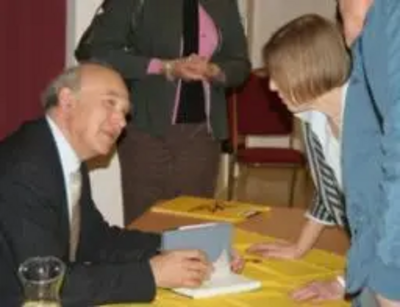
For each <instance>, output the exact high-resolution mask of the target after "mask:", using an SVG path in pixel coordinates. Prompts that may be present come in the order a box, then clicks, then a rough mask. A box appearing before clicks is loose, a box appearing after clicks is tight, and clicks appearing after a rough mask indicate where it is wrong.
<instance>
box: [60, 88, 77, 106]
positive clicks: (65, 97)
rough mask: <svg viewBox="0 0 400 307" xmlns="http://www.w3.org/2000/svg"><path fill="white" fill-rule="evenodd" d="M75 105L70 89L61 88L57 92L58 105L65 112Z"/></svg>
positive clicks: (73, 94) (74, 96)
mask: <svg viewBox="0 0 400 307" xmlns="http://www.w3.org/2000/svg"><path fill="white" fill-rule="evenodd" d="M75 103H76V95H75V93H74V92H73V91H72V90H71V89H69V88H67V87H63V88H62V89H61V90H60V91H59V92H58V104H59V106H60V108H61V109H63V110H65V111H67V110H70V109H71V108H73V107H74V105H75Z"/></svg>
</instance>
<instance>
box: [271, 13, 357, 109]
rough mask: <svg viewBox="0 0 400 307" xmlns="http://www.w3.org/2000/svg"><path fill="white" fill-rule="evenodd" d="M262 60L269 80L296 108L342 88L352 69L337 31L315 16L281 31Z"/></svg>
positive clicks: (292, 23)
mask: <svg viewBox="0 0 400 307" xmlns="http://www.w3.org/2000/svg"><path fill="white" fill-rule="evenodd" d="M263 56H264V61H265V65H266V69H267V72H268V75H269V77H270V78H271V80H273V81H274V82H275V84H276V85H277V86H278V88H279V90H280V91H282V93H284V94H285V96H287V97H288V98H290V99H291V100H293V101H291V102H292V103H295V104H301V103H305V102H307V101H309V100H312V99H315V98H317V97H319V96H321V95H322V94H325V93H327V92H328V91H330V90H332V89H334V88H336V87H339V86H341V85H343V84H344V83H345V82H346V80H347V79H348V76H349V72H350V69H351V64H350V56H349V54H348V52H347V49H346V44H345V41H344V38H343V36H342V34H341V32H340V30H339V28H338V27H337V25H335V24H334V23H333V22H331V21H329V20H328V19H325V18H323V17H321V16H319V15H316V14H309V15H304V16H301V17H298V18H296V19H294V20H292V21H290V22H289V23H287V24H286V25H284V26H283V27H281V28H280V29H279V30H278V31H277V32H275V34H273V36H272V37H271V39H270V40H269V41H268V42H267V44H266V45H265V46H264V49H263Z"/></svg>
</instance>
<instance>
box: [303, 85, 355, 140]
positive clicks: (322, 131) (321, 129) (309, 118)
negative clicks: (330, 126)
mask: <svg viewBox="0 0 400 307" xmlns="http://www.w3.org/2000/svg"><path fill="white" fill-rule="evenodd" d="M348 86H349V83H348V82H346V83H345V84H344V85H343V91H342V97H341V111H340V112H341V118H342V122H343V115H344V109H345V105H346V94H347V88H348ZM295 116H296V117H298V118H300V119H301V120H302V121H304V122H307V123H308V124H309V125H310V127H311V130H312V131H313V132H314V133H315V134H317V135H318V137H319V138H320V140H321V141H322V142H323V141H324V140H325V139H326V125H327V121H328V118H327V116H326V115H325V114H324V113H322V112H320V111H316V110H309V111H304V112H299V113H295Z"/></svg>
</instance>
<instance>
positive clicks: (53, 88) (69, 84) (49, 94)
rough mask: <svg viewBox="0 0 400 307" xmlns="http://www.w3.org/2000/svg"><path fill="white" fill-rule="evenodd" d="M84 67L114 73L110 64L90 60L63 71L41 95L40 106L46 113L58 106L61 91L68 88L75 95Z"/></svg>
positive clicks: (79, 85) (79, 86)
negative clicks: (99, 68) (98, 68)
mask: <svg viewBox="0 0 400 307" xmlns="http://www.w3.org/2000/svg"><path fill="white" fill-rule="evenodd" d="M85 65H97V66H101V67H104V68H107V69H110V70H112V71H115V72H116V70H115V69H114V68H113V67H112V66H111V65H110V64H108V63H106V62H104V61H101V60H97V59H91V60H89V61H85V62H83V63H81V64H79V65H76V66H72V67H70V68H67V69H65V70H64V71H63V72H62V73H61V74H60V75H58V76H57V77H56V78H55V79H54V80H53V81H52V82H51V83H50V84H49V85H48V87H47V88H46V90H45V91H44V92H43V93H42V99H41V100H42V106H43V108H44V109H45V110H46V111H47V110H49V109H51V108H52V107H54V106H56V105H57V104H58V94H59V92H60V90H61V89H63V88H68V89H70V90H71V91H73V92H75V93H76V92H78V91H79V90H80V88H81V75H82V68H83V67H84V66H85Z"/></svg>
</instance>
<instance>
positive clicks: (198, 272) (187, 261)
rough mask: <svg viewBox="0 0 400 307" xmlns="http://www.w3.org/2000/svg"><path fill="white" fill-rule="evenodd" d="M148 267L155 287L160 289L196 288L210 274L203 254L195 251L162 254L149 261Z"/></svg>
mask: <svg viewBox="0 0 400 307" xmlns="http://www.w3.org/2000/svg"><path fill="white" fill-rule="evenodd" d="M150 266H151V269H152V271H153V275H154V279H155V282H156V285H157V286H158V287H162V288H178V287H189V288H194V287H198V286H200V285H201V284H202V283H203V281H204V280H206V279H208V278H209V276H210V274H211V272H212V266H211V264H210V263H209V262H208V260H207V258H206V256H205V255H204V253H202V252H201V251H197V250H179V251H170V252H165V253H162V254H161V255H158V256H155V257H153V258H152V259H150Z"/></svg>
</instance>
